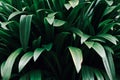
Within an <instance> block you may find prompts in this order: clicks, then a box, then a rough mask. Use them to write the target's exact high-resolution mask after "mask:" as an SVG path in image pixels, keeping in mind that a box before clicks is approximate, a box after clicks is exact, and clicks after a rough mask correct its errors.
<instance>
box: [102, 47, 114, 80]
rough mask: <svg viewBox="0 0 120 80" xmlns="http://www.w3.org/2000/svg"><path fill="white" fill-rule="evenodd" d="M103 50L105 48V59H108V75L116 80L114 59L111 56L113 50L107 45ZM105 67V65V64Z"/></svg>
mask: <svg viewBox="0 0 120 80" xmlns="http://www.w3.org/2000/svg"><path fill="white" fill-rule="evenodd" d="M104 48H105V50H106V55H107V59H108V64H109V67H108V68H109V70H110V71H108V72H107V73H108V76H109V78H110V79H111V80H113V79H115V80H116V73H115V65H114V61H113V57H112V54H113V53H114V52H113V50H112V49H111V48H110V47H108V46H104ZM106 67H107V66H106Z"/></svg>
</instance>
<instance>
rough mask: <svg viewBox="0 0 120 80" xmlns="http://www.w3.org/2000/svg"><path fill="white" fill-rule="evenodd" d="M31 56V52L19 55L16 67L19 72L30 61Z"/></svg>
mask: <svg viewBox="0 0 120 80" xmlns="http://www.w3.org/2000/svg"><path fill="white" fill-rule="evenodd" d="M32 57H33V52H27V53H25V54H24V55H23V56H22V57H21V59H20V61H19V67H18V69H19V72H20V71H21V70H22V69H23V68H24V67H25V66H26V64H27V63H28V62H29V61H30V59H31V58H32Z"/></svg>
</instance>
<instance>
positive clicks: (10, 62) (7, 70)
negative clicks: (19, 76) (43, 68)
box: [2, 48, 22, 80]
mask: <svg viewBox="0 0 120 80" xmlns="http://www.w3.org/2000/svg"><path fill="white" fill-rule="evenodd" d="M21 51H22V49H21V48H18V49H17V50H15V51H14V52H13V53H11V55H10V56H9V57H8V58H7V60H6V62H5V64H4V68H3V72H2V73H3V76H2V78H3V79H4V80H9V79H10V77H11V72H12V68H13V64H14V62H15V60H16V58H17V57H18V55H19V54H20V53H21ZM8 65H9V66H8Z"/></svg>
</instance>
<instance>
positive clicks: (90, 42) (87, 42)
mask: <svg viewBox="0 0 120 80" xmlns="http://www.w3.org/2000/svg"><path fill="white" fill-rule="evenodd" d="M85 44H86V45H87V47H88V48H89V49H90V48H92V47H93V45H94V42H92V41H86V42H85Z"/></svg>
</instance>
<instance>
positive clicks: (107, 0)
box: [105, 0, 113, 6]
mask: <svg viewBox="0 0 120 80" xmlns="http://www.w3.org/2000/svg"><path fill="white" fill-rule="evenodd" d="M105 1H106V3H107V4H108V5H109V6H111V5H112V4H113V0H105Z"/></svg>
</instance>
